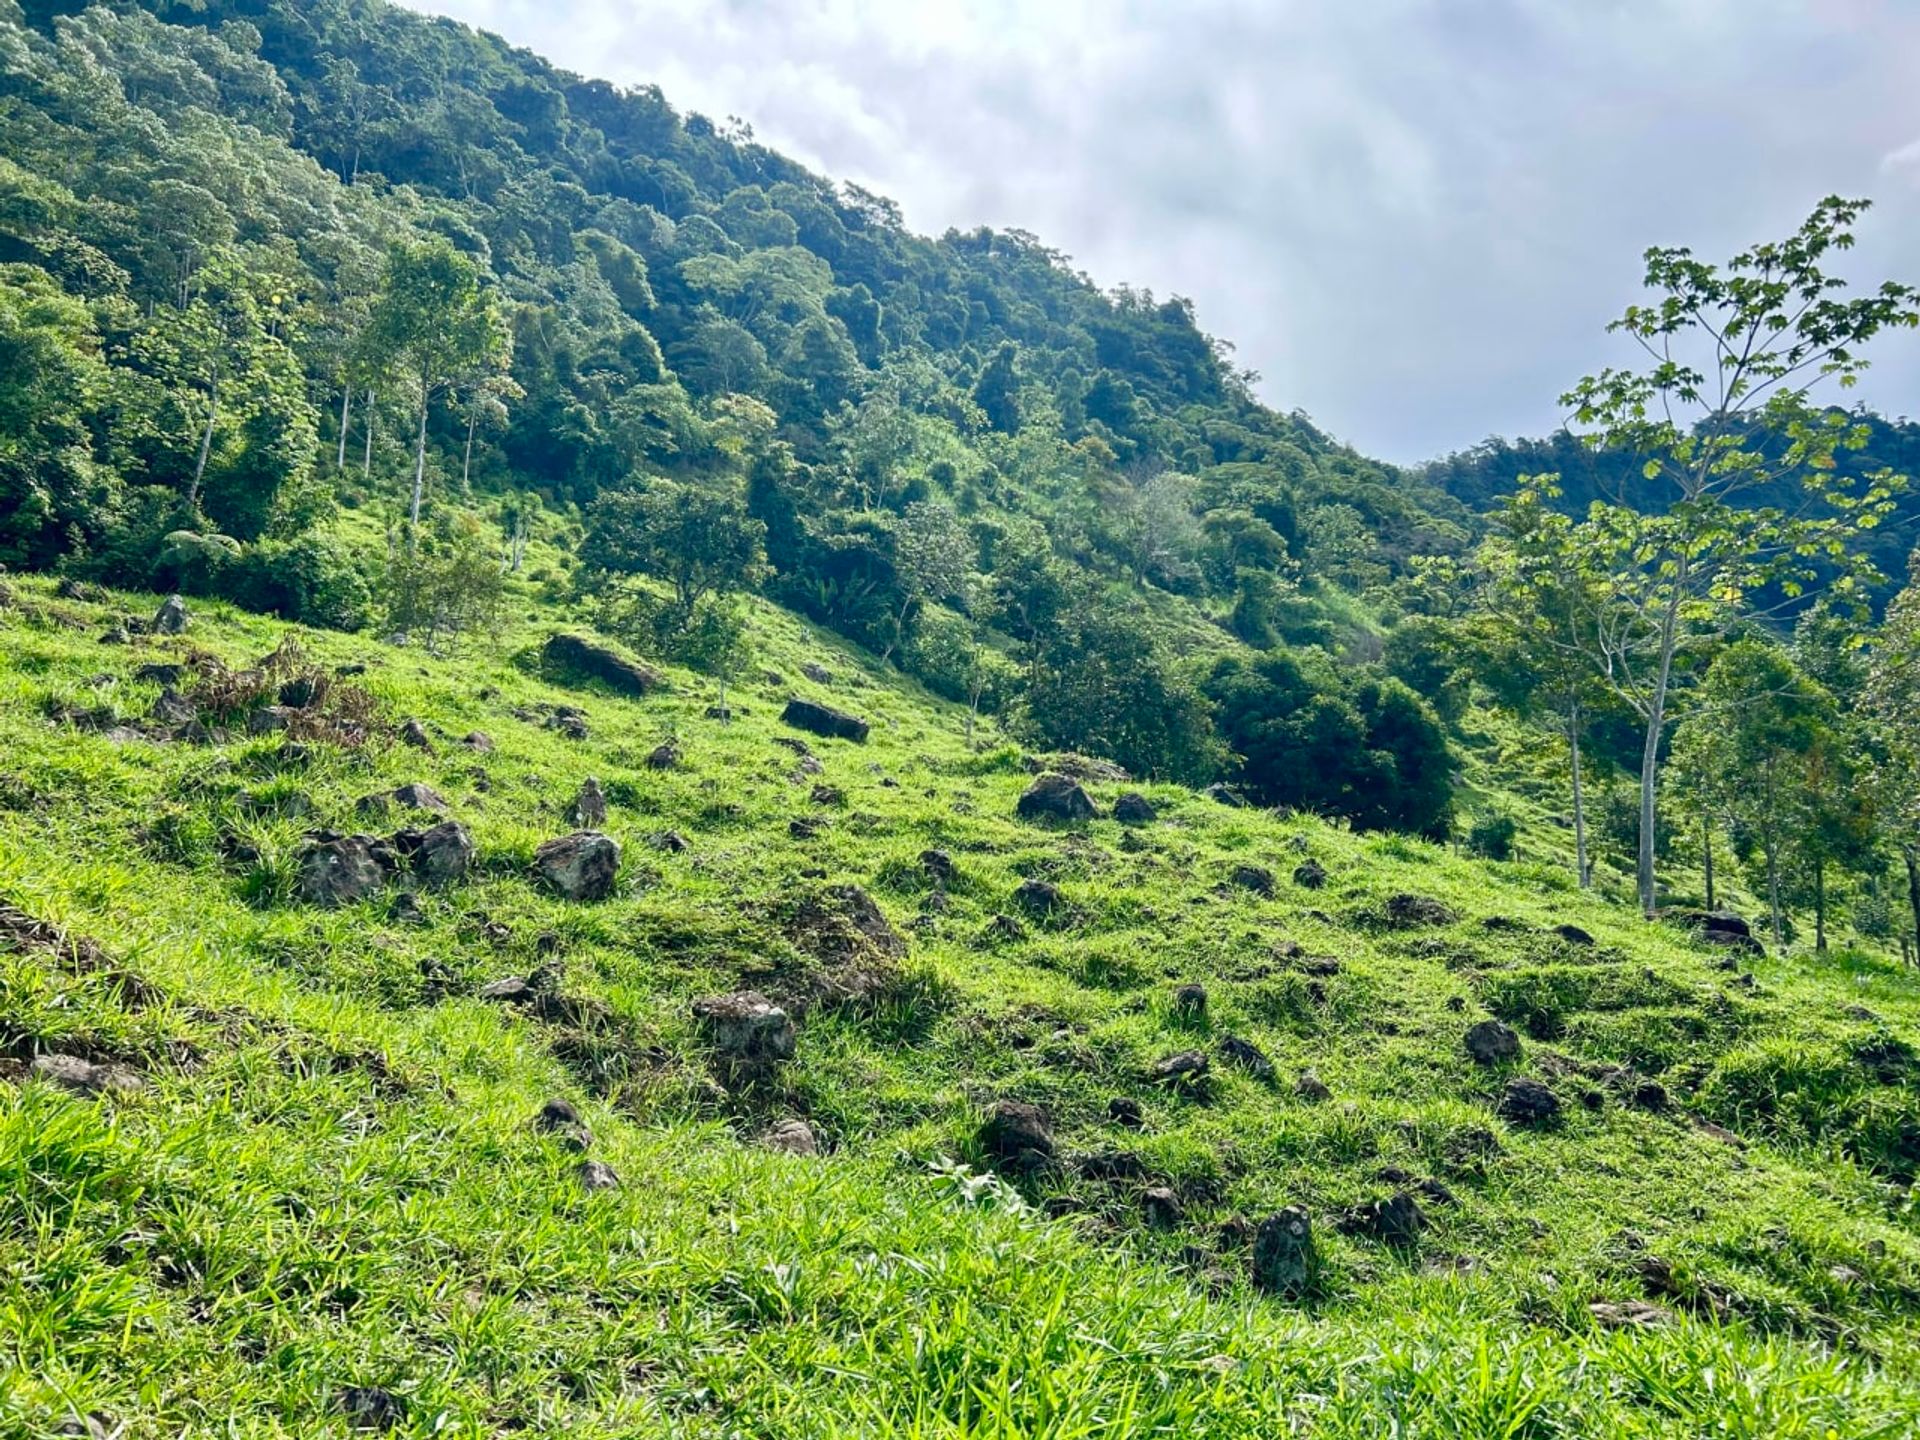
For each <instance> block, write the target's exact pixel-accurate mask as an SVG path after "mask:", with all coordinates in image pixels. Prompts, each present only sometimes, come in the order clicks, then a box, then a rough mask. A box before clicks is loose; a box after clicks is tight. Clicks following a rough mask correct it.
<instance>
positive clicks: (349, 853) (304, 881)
mask: <svg viewBox="0 0 1920 1440" xmlns="http://www.w3.org/2000/svg"><path fill="white" fill-rule="evenodd" d="M297 864H298V869H299V875H298V879H297V881H296V886H297V888H298V890H299V893H300V898H301V899H302V900H305V901H306V902H307V903H309V904H311V905H353V904H356V903H358V902H359V901H362V900H364V899H366V898H367V897H368V896H369V895H372V894H373V893H374V892H375V891H377V890H379V889H380V887H381V886H383V885H385V884H386V883H387V871H386V867H385V866H384V865H382V864H381V863H380V852H379V851H378V850H376V848H375V842H374V840H373V837H372V836H370V835H338V834H335V833H333V832H332V831H328V830H316V831H314V832H312V833H311V834H310V835H308V836H307V839H306V841H305V843H304V845H303V846H302V848H301V850H300V852H299V858H298V861H297Z"/></svg>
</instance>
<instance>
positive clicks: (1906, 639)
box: [1862, 549, 1920, 941]
mask: <svg viewBox="0 0 1920 1440" xmlns="http://www.w3.org/2000/svg"><path fill="white" fill-rule="evenodd" d="M1907 573H1908V580H1907V585H1906V588H1905V589H1903V590H1902V591H1901V592H1900V593H1899V594H1898V595H1896V596H1895V597H1894V598H1893V601H1892V603H1891V604H1889V605H1888V606H1887V613H1886V618H1885V620H1884V621H1883V622H1882V623H1881V626H1880V629H1879V632H1878V633H1877V634H1876V635H1875V636H1874V637H1873V648H1872V650H1871V652H1870V658H1869V659H1868V662H1867V675H1866V685H1865V688H1864V691H1863V697H1862V698H1863V700H1864V702H1865V704H1864V709H1865V712H1866V722H1867V733H1868V742H1869V754H1870V756H1871V759H1870V761H1869V766H1868V773H1869V779H1870V783H1871V784H1872V786H1873V789H1874V790H1875V792H1876V793H1877V795H1878V796H1879V801H1880V808H1881V812H1882V814H1883V815H1884V816H1885V817H1886V820H1887V822H1888V824H1889V828H1890V829H1891V831H1892V832H1893V834H1894V835H1895V836H1897V837H1898V839H1897V844H1898V846H1899V850H1900V857H1901V859H1902V861H1903V862H1904V863H1905V866H1906V871H1907V903H1908V905H1909V906H1910V907H1911V909H1912V911H1913V926H1914V935H1915V938H1916V941H1920V549H1916V550H1915V551H1914V553H1913V558H1912V559H1911V561H1910V562H1909V565H1908V572H1907Z"/></svg>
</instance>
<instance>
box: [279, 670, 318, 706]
mask: <svg viewBox="0 0 1920 1440" xmlns="http://www.w3.org/2000/svg"><path fill="white" fill-rule="evenodd" d="M322 688H323V686H322V682H321V681H320V679H319V678H318V677H317V676H315V675H293V676H290V677H288V678H287V679H286V680H284V681H282V682H281V684H280V691H279V694H278V695H277V696H276V697H275V698H276V699H278V700H279V702H280V703H281V704H282V705H284V706H286V707H287V708H288V709H289V710H304V709H306V708H307V707H308V706H309V705H311V704H313V703H314V702H315V701H317V700H318V699H319V698H320V695H321V692H322Z"/></svg>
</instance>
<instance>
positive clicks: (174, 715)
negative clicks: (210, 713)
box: [149, 686, 200, 726]
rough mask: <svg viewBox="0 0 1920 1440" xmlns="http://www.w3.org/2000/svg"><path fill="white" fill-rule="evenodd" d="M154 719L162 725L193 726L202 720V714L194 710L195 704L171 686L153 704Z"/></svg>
mask: <svg viewBox="0 0 1920 1440" xmlns="http://www.w3.org/2000/svg"><path fill="white" fill-rule="evenodd" d="M149 713H151V714H152V716H153V718H154V719H155V720H156V721H157V722H159V723H160V724H162V725H168V726H178V725H192V724H194V723H195V722H196V721H198V720H199V718H200V712H199V711H198V710H196V709H194V708H193V702H192V701H190V700H188V699H187V697H186V696H184V695H182V694H181V693H180V692H179V691H177V690H175V689H173V688H172V687H171V686H169V687H167V688H166V689H164V690H162V691H161V692H160V695H159V698H158V699H156V700H155V701H154V702H153V709H152V711H151V712H149Z"/></svg>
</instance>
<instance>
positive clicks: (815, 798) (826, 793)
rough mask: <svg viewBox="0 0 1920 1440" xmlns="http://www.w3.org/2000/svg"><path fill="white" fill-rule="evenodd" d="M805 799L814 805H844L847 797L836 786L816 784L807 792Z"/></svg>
mask: <svg viewBox="0 0 1920 1440" xmlns="http://www.w3.org/2000/svg"><path fill="white" fill-rule="evenodd" d="M807 799H808V800H809V801H811V802H812V803H813V804H815V805H844V804H846V803H847V797H846V795H845V793H844V792H843V791H841V790H840V788H839V787H838V786H835V785H816V786H814V787H813V789H812V790H811V791H810V792H809V793H808V795H807Z"/></svg>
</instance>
